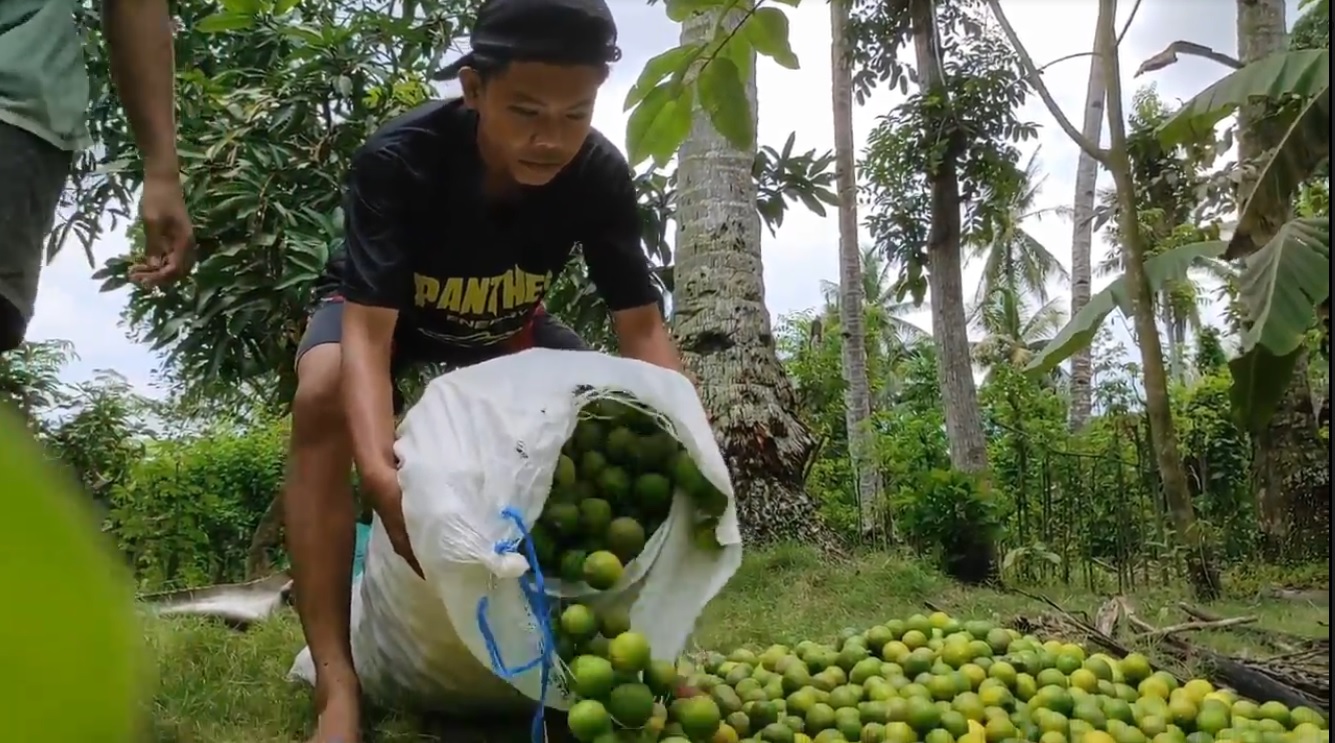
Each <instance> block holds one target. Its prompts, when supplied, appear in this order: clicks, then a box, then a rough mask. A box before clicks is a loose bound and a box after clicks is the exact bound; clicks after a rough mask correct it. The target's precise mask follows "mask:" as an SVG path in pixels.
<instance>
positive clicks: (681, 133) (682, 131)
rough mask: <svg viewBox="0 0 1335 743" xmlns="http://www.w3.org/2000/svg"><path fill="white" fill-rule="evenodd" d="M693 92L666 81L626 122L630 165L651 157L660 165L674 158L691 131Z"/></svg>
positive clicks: (654, 90) (651, 93)
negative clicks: (673, 155) (674, 153)
mask: <svg viewBox="0 0 1335 743" xmlns="http://www.w3.org/2000/svg"><path fill="white" fill-rule="evenodd" d="M694 103H695V94H694V90H693V89H692V88H690V87H688V86H683V85H678V84H676V83H675V82H673V81H669V82H665V83H662V84H660V85H658V86H657V87H655V88H654V89H653V90H651V91H649V95H647V96H645V98H644V100H643V101H642V102H641V103H640V105H639V106H636V107H635V110H634V111H632V112H631V114H630V118H629V119H628V120H627V121H626V155H627V160H629V161H630V164H631V166H635V165H638V164H640V163H642V162H644V161H645V160H646V159H648V158H650V157H652V158H654V160H655V161H656V162H657V163H658V164H659V165H660V166H661V165H662V164H664V163H666V161H667V160H668V159H670V158H671V157H672V153H673V152H676V150H677V148H678V147H680V146H681V143H682V140H684V139H686V135H687V133H689V132H690V129H691V111H692V109H693V108H694Z"/></svg>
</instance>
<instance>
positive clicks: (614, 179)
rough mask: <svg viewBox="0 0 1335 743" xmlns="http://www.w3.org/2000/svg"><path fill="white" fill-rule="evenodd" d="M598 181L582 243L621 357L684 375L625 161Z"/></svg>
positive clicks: (617, 160) (601, 171)
mask: <svg viewBox="0 0 1335 743" xmlns="http://www.w3.org/2000/svg"><path fill="white" fill-rule="evenodd" d="M609 160H613V162H609V163H608V164H607V165H608V166H609V167H606V168H599V169H597V170H598V174H597V176H596V178H597V179H598V185H599V186H600V191H601V193H599V194H597V198H595V199H593V200H591V201H589V202H588V203H590V204H603V205H605V206H604V207H599V208H598V210H597V212H596V216H595V215H590V217H589V218H590V219H592V220H593V223H592V224H593V226H592V227H591V228H590V229H589V231H588V237H587V238H586V239H585V240H584V262H585V263H586V264H587V266H588V269H589V278H591V279H592V280H593V284H594V287H595V288H597V290H598V294H599V296H601V297H602V299H603V303H604V304H606V305H607V309H608V310H609V311H611V313H612V329H613V330H614V331H615V332H616V336H617V345H618V347H619V349H620V351H621V355H622V356H626V357H629V358H632V359H639V360H640V361H645V362H648V363H650V364H654V365H657V366H661V367H664V368H667V369H672V370H673V371H677V372H680V371H683V370H682V366H681V358H680V357H679V356H678V355H677V349H676V347H675V346H674V345H673V344H672V337H671V336H669V335H668V331H667V327H666V326H665V325H664V324H663V313H662V311H661V310H660V309H659V307H658V301H659V299H660V295H659V292H658V289H657V288H656V287H655V286H654V281H653V277H652V275H651V274H650V269H649V259H648V258H646V257H645V255H644V249H643V248H642V247H641V235H640V210H639V205H638V204H637V203H636V199H635V185H634V183H633V182H632V181H631V176H630V167H629V166H628V165H626V163H625V160H622V159H620V158H619V157H618V158H615V159H613V158H609Z"/></svg>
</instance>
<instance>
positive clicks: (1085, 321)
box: [1025, 240, 1228, 376]
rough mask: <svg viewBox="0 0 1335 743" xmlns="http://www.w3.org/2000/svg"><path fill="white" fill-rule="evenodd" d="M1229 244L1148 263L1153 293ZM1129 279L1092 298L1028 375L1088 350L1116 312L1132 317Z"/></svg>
mask: <svg viewBox="0 0 1335 743" xmlns="http://www.w3.org/2000/svg"><path fill="white" fill-rule="evenodd" d="M1227 247H1228V245H1227V243H1224V242H1222V241H1219V240H1212V241H1209V242H1199V243H1191V244H1189V245H1182V246H1180V247H1177V248H1174V249H1172V250H1169V251H1167V252H1165V253H1160V254H1159V255H1156V256H1154V257H1153V258H1150V259H1149V260H1147V261H1145V274H1146V278H1147V279H1149V283H1150V292H1152V293H1153V292H1157V291H1159V290H1160V289H1162V288H1163V285H1164V284H1165V283H1166V282H1168V281H1173V280H1181V279H1184V278H1186V276H1187V271H1188V270H1189V269H1190V268H1191V267H1192V266H1193V265H1194V264H1195V263H1196V262H1197V261H1199V260H1201V259H1204V258H1216V257H1218V256H1220V255H1223V253H1224V250H1225V249H1226V248H1227ZM1129 289H1130V287H1129V286H1128V282H1127V276H1126V275H1125V274H1123V275H1122V276H1118V277H1117V278H1116V279H1114V280H1113V282H1112V283H1111V284H1108V286H1106V287H1104V289H1103V291H1101V292H1099V293H1098V294H1095V295H1094V296H1092V297H1090V298H1089V303H1088V304H1086V305H1085V306H1084V307H1082V308H1081V309H1080V311H1079V312H1077V313H1075V317H1072V318H1071V320H1070V322H1068V323H1066V326H1065V327H1063V328H1062V329H1061V330H1060V331H1058V332H1057V335H1055V336H1053V338H1052V340H1050V341H1048V343H1047V345H1045V346H1044V347H1043V350H1042V351H1040V352H1039V353H1038V354H1037V355H1036V356H1034V358H1033V359H1032V360H1031V361H1030V362H1029V364H1028V365H1027V366H1026V367H1025V371H1026V372H1029V373H1031V374H1033V375H1035V376H1040V375H1043V374H1047V373H1048V372H1051V371H1052V370H1053V369H1054V368H1056V366H1057V365H1058V364H1060V363H1062V362H1063V361H1065V360H1066V359H1068V358H1070V357H1071V356H1072V355H1074V354H1075V352H1076V351H1079V350H1080V349H1082V348H1087V347H1088V346H1089V344H1090V343H1092V342H1093V341H1094V336H1095V335H1097V334H1098V332H1099V328H1100V327H1101V326H1102V325H1103V319H1104V318H1106V317H1107V316H1108V315H1109V314H1110V313H1112V311H1113V310H1115V309H1121V311H1122V314H1123V315H1126V316H1128V317H1130V316H1131V294H1130V291H1129Z"/></svg>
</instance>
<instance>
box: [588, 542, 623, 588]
mask: <svg viewBox="0 0 1335 743" xmlns="http://www.w3.org/2000/svg"><path fill="white" fill-rule="evenodd" d="M623 571H624V567H623V566H622V565H621V560H619V559H618V558H617V556H616V555H614V554H612V553H611V552H607V551H603V550H600V551H598V552H594V553H593V554H591V555H589V556H588V557H587V558H585V559H584V564H583V566H582V573H583V577H584V582H585V583H588V584H589V588H592V589H594V590H595V591H606V590H607V589H609V588H611V587H612V586H615V585H616V584H617V581H619V580H621V574H622V572H623Z"/></svg>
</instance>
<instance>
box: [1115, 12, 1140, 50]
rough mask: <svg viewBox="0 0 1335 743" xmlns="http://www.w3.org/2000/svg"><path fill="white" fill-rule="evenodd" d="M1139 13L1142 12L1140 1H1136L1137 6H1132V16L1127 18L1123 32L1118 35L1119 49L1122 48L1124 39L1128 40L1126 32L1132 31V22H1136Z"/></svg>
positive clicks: (1123, 25)
mask: <svg viewBox="0 0 1335 743" xmlns="http://www.w3.org/2000/svg"><path fill="white" fill-rule="evenodd" d="M1139 12H1140V0H1136V4H1135V5H1132V6H1131V14H1130V15H1128V16H1127V17H1126V23H1123V24H1122V32H1121V33H1119V34H1117V46H1118V48H1121V46H1122V39H1125V38H1126V32H1127V31H1130V30H1131V22H1132V21H1134V20H1136V13H1139Z"/></svg>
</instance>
